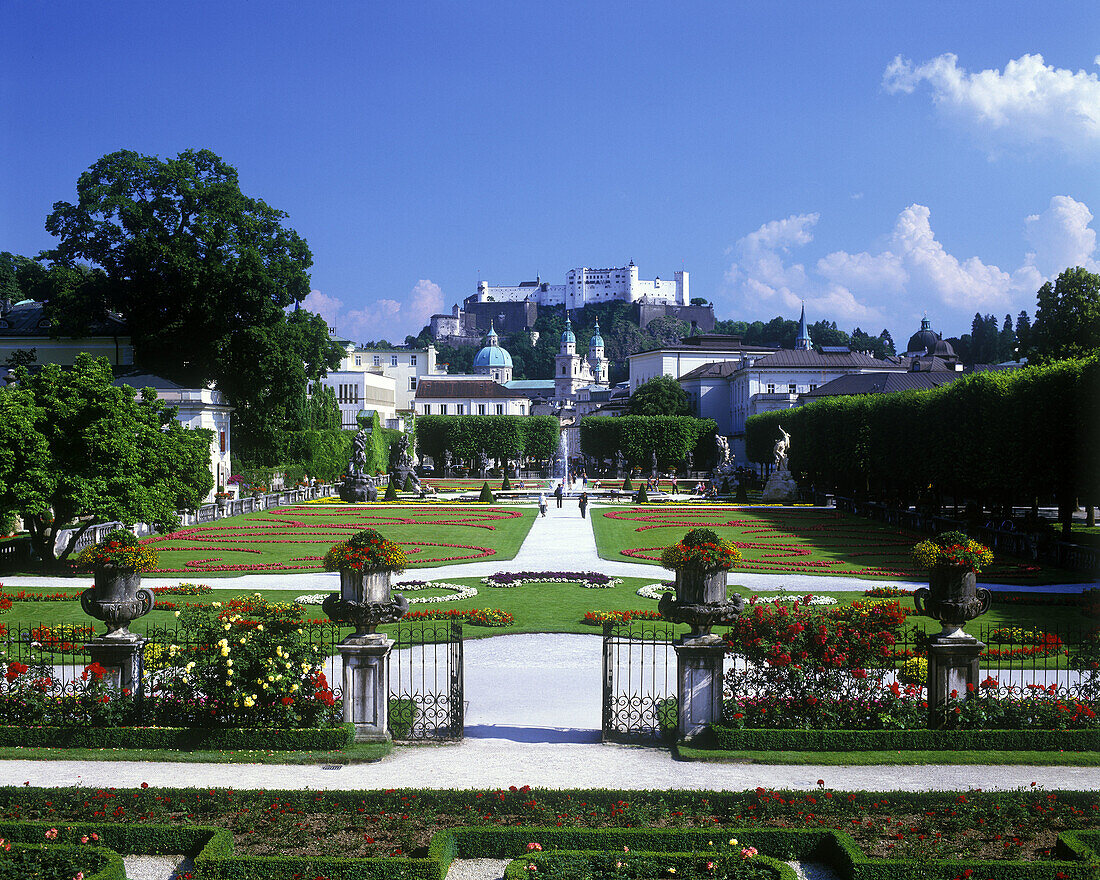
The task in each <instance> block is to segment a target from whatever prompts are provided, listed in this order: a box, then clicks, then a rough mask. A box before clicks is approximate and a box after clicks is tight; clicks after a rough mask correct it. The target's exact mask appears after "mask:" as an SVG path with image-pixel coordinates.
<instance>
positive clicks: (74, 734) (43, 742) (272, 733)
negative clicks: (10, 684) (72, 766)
mask: <svg viewBox="0 0 1100 880" xmlns="http://www.w3.org/2000/svg"><path fill="white" fill-rule="evenodd" d="M354 741H355V728H354V726H353V725H351V724H341V725H339V726H338V727H327V728H323V729H316V728H311V729H306V730H280V729H276V728H257V729H253V728H243V727H232V728H225V729H219V728H195V727H0V746H22V747H24V748H31V747H43V748H83V749H178V750H181V751H195V750H198V749H250V750H254V749H264V750H268V751H275V752H282V751H336V750H339V749H344V748H347V747H348V746H350V745H351V744H352V743H353V742H354Z"/></svg>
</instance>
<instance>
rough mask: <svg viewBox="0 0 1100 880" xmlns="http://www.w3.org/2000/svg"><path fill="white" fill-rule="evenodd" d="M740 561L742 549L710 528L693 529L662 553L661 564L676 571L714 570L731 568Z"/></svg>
mask: <svg viewBox="0 0 1100 880" xmlns="http://www.w3.org/2000/svg"><path fill="white" fill-rule="evenodd" d="M740 561H741V551H740V550H738V549H737V548H735V547H734V546H733V544H731V543H730V542H729V541H723V540H721V539H720V538H719V537H718V535H717V534H715V533H714V532H712V531H711V530H710V529H692V530H691V531H690V532H688V533H687V534H686V535H684V537H683V538H682V539H681V540H680V542H679V543H677V544H673V545H672V546H671V547H666V548H665V549H664V552H662V553H661V565H663V566H664V567H665V568H668V569H672V570H674V571H675V570H677V569H681V568H702V569H705V570H707V571H713V570H717V569H726V568H731V567H733V566H734V565H737V563H739V562H740Z"/></svg>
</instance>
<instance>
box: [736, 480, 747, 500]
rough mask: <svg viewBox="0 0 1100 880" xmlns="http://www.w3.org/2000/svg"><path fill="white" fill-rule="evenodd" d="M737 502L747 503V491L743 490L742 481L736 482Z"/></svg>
mask: <svg viewBox="0 0 1100 880" xmlns="http://www.w3.org/2000/svg"><path fill="white" fill-rule="evenodd" d="M737 503H738V504H748V503H749V493H748V492H746V491H745V484H744V482H738V483H737Z"/></svg>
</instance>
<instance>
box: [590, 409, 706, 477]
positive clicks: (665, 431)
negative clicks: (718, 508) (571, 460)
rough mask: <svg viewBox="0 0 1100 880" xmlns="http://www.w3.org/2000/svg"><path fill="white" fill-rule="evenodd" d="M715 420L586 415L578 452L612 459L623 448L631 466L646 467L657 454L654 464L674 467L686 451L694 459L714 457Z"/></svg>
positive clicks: (684, 455)
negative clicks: (692, 455) (693, 456)
mask: <svg viewBox="0 0 1100 880" xmlns="http://www.w3.org/2000/svg"><path fill="white" fill-rule="evenodd" d="M717 430H718V425H717V424H716V423H715V421H714V419H696V418H693V417H692V416H585V417H584V418H583V419H581V451H582V452H583V453H584V454H585V455H591V456H593V457H594V458H597V459H612V458H614V457H615V453H616V451H618V450H620V449H621V450H622V452H623V455H624V456H626V460H627V464H628V465H629V466H630V467H640V468H644V469H647V470H648V468H649V461H650V456H651V455H652V454H653V453H654V452H656V453H657V466H658V467H659V468H661V469H664V470H668V469H669V468H672V467H676V466H677V465H679V464H680V462H682V461H683V460H684V459H685V458H686V457H687V454H688V452H692V453H693V454H694V455H695V458H696V461H698V462H699V463H700V464H702V460H703V459H705V458H707V457H708V456H713V452H712V451H710V450H711V449H712V448H713V446H714V435H715V432H716V431H717Z"/></svg>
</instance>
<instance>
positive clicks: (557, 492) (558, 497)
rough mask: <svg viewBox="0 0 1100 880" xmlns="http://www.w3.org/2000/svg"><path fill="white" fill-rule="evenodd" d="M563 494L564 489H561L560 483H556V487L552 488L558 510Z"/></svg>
mask: <svg viewBox="0 0 1100 880" xmlns="http://www.w3.org/2000/svg"><path fill="white" fill-rule="evenodd" d="M564 494H565V491H564V490H563V489H562V484H561V483H558V487H557V488H556V489H555V490H554V498H555V499H556V500H557V502H558V510H561V499H562V495H564Z"/></svg>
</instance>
